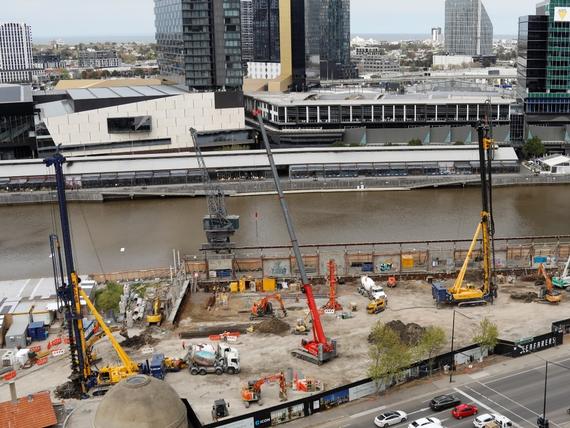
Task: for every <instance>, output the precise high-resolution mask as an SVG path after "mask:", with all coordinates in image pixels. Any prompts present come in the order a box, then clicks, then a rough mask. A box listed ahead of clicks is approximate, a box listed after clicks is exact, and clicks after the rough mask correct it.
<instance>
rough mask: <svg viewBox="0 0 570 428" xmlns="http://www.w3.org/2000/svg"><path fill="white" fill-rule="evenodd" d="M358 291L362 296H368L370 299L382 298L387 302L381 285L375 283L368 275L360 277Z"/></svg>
mask: <svg viewBox="0 0 570 428" xmlns="http://www.w3.org/2000/svg"><path fill="white" fill-rule="evenodd" d="M358 292H359V293H360V294H362V295H363V296H366V297H368V298H369V299H370V300H382V299H383V300H384V301H385V302H388V297H387V296H386V293H384V288H383V287H382V286H381V285H376V283H375V282H374V280H373V279H372V278H370V277H369V276H368V275H363V276H361V277H360V287H358Z"/></svg>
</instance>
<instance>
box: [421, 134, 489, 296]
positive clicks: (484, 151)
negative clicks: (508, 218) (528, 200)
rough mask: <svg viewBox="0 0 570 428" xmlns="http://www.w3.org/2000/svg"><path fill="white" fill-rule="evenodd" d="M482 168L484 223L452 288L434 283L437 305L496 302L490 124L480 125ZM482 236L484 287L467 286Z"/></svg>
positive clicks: (433, 291)
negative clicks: (471, 263)
mask: <svg viewBox="0 0 570 428" xmlns="http://www.w3.org/2000/svg"><path fill="white" fill-rule="evenodd" d="M478 131H479V165H480V170H481V171H480V172H481V193H482V205H483V209H482V211H481V221H480V222H479V225H478V226H477V230H476V231H475V235H474V236H473V240H472V241H471V245H470V246H469V250H468V251H467V255H466V257H465V261H464V262H463V266H462V267H461V270H460V271H459V275H458V276H457V278H456V279H455V282H454V284H453V286H452V287H451V288H449V289H448V288H447V287H446V285H445V284H444V283H441V282H433V284H432V295H433V298H434V299H435V301H436V303H437V305H438V306H440V305H442V304H457V305H458V306H472V305H481V304H487V303H488V302H491V303H492V302H493V299H494V298H495V297H496V296H497V291H496V287H495V284H494V283H493V279H492V257H493V255H492V254H493V251H492V239H493V234H494V227H493V217H492V212H491V206H492V182H491V178H492V177H491V162H492V159H493V153H492V151H493V143H494V141H493V140H492V139H491V138H490V136H489V132H490V128H489V126H488V125H487V124H483V123H481V124H479V127H478ZM480 237H481V241H482V242H481V247H482V253H483V285H482V286H481V287H473V286H469V285H468V286H465V285H464V284H463V281H464V279H465V273H466V272H467V267H468V266H469V262H470V260H471V258H472V257H473V252H474V251H475V247H476V246H477V242H478V240H479V238H480Z"/></svg>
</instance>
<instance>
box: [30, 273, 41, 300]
mask: <svg viewBox="0 0 570 428" xmlns="http://www.w3.org/2000/svg"><path fill="white" fill-rule="evenodd" d="M43 280H44V278H40V280H39V281H38V284H37V285H36V286H35V288H34V291H32V294H31V295H30V299H33V298H34V297H36V293H37V291H38V288H40V285H41V284H42V282H43Z"/></svg>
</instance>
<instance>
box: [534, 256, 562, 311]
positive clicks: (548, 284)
mask: <svg viewBox="0 0 570 428" xmlns="http://www.w3.org/2000/svg"><path fill="white" fill-rule="evenodd" d="M538 276H539V278H540V277H542V278H543V279H544V283H543V282H542V280H541V279H539V280H538V281H536V283H537V285H540V286H542V288H541V290H540V294H539V299H540V300H541V301H544V302H548V303H555V304H556V303H560V301H561V300H562V295H561V294H560V292H559V291H557V290H555V289H554V287H553V285H552V280H551V279H550V276H548V273H546V269H545V268H544V265H543V264H542V263H541V264H539V265H538Z"/></svg>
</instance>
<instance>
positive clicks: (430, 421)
mask: <svg viewBox="0 0 570 428" xmlns="http://www.w3.org/2000/svg"><path fill="white" fill-rule="evenodd" d="M428 425H436V426H441V421H440V420H439V419H438V418H421V419H416V420H415V421H413V422H412V423H411V424H409V425H408V428H420V427H422V428H427V426H428Z"/></svg>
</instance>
